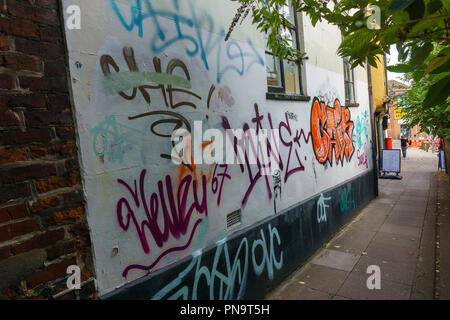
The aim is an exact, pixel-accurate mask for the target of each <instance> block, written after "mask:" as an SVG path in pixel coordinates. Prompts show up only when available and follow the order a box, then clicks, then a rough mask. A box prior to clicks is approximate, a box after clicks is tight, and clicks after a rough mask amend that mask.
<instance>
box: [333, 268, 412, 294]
mask: <svg viewBox="0 0 450 320" xmlns="http://www.w3.org/2000/svg"><path fill="white" fill-rule="evenodd" d="M369 276H370V275H368V274H367V275H360V274H357V273H354V274H351V275H350V276H349V277H348V278H347V280H346V281H345V282H344V284H343V285H342V287H341V289H339V291H338V292H337V295H339V296H342V297H345V298H349V299H358V300H405V299H408V298H409V296H410V293H411V286H408V285H405V284H401V283H396V282H391V281H387V280H384V281H382V282H381V289H379V290H378V289H373V290H370V289H368V288H367V278H368V277H369Z"/></svg>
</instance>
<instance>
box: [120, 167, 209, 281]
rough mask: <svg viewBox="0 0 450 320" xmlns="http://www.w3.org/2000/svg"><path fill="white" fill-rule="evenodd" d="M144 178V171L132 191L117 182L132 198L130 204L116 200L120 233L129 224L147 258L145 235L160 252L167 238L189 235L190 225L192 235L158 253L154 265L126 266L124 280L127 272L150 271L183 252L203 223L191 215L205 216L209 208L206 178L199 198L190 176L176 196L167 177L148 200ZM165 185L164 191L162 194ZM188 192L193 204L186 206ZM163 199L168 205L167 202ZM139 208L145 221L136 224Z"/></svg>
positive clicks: (147, 250) (125, 184)
mask: <svg viewBox="0 0 450 320" xmlns="http://www.w3.org/2000/svg"><path fill="white" fill-rule="evenodd" d="M146 174H147V170H146V169H143V170H142V171H141V174H140V177H139V186H138V182H137V181H136V180H134V187H131V186H130V185H129V184H128V183H126V182H125V181H124V180H122V179H118V180H117V182H118V183H119V184H120V185H121V186H123V187H125V188H126V190H127V191H128V193H129V195H131V197H132V201H129V199H128V198H127V197H122V198H120V199H119V201H118V202H117V205H116V207H117V220H118V222H119V226H120V227H121V228H122V230H124V231H128V229H129V228H130V224H131V222H132V223H133V225H134V227H135V230H136V232H137V235H138V237H139V240H140V242H141V246H142V250H143V251H144V252H145V253H146V254H150V253H151V248H150V243H149V240H148V238H147V232H148V231H149V232H150V234H151V237H152V239H153V241H154V242H155V244H156V245H157V246H158V247H160V248H161V247H163V246H164V244H165V243H166V242H167V241H168V240H169V238H170V237H173V238H174V239H175V240H179V239H180V238H181V236H184V235H186V234H187V232H188V231H189V226H190V225H192V221H193V226H192V228H191V231H190V232H191V234H190V235H189V238H188V240H187V242H186V244H184V245H182V246H179V247H172V248H169V249H168V250H166V251H164V252H163V253H161V254H160V255H159V257H158V258H156V259H155V260H154V262H153V263H152V264H150V265H148V266H143V265H130V266H128V267H127V268H126V269H125V270H124V271H123V276H124V277H126V276H127V274H128V272H129V271H130V270H132V269H139V270H146V271H151V270H152V269H153V268H154V267H155V266H156V265H157V264H158V262H159V261H160V260H161V259H162V258H163V257H164V256H166V255H168V254H170V253H171V252H175V251H182V250H184V249H186V248H187V247H188V246H189V245H190V243H191V241H192V239H193V236H194V234H195V231H196V229H197V227H198V226H199V224H200V223H201V222H202V219H201V218H200V217H199V216H196V217H194V216H193V214H194V211H196V212H197V213H198V214H199V215H201V214H203V215H204V216H207V215H208V207H207V202H206V197H207V190H206V176H204V175H203V176H202V179H201V180H202V181H201V184H202V190H203V194H202V196H201V198H200V197H199V194H198V190H197V184H196V182H195V181H193V179H192V176H191V175H186V176H185V177H184V178H183V179H182V181H181V183H180V184H179V186H178V188H177V190H176V192H175V195H174V192H173V190H174V188H173V187H174V186H173V184H172V178H171V177H170V176H169V175H167V176H166V178H165V181H162V180H160V181H158V183H157V185H158V192H154V193H152V194H151V196H150V197H149V198H148V197H147V196H146V193H145V186H144V182H145V176H146ZM164 182H165V189H166V191H165V192H164ZM190 190H192V194H193V197H194V201H193V203H192V204H191V205H188V203H187V200H188V194H189V191H190ZM175 196H176V198H175ZM166 199H167V201H168V203H167V202H166ZM148 201H149V202H148ZM133 207H134V208H133ZM141 208H142V209H143V210H144V216H145V217H146V219H145V220H143V221H142V222H139V221H138V218H137V216H139V215H137V211H138V210H139V209H141ZM161 213H162V216H163V222H164V223H163V228H162V230H161V228H160V225H159V224H158V217H159V216H160V214H161Z"/></svg>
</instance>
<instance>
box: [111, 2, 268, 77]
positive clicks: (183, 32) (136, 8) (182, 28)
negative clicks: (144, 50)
mask: <svg viewBox="0 0 450 320" xmlns="http://www.w3.org/2000/svg"><path fill="white" fill-rule="evenodd" d="M110 3H111V7H112V9H113V10H114V12H115V14H116V16H117V18H118V19H119V21H120V23H121V24H122V26H123V27H124V28H125V29H126V30H127V31H129V32H131V31H133V30H134V29H135V28H137V29H138V35H139V37H141V38H142V37H143V36H144V30H147V29H149V30H154V32H153V33H154V36H153V37H152V39H151V40H150V47H151V50H152V52H154V53H155V54H159V53H161V52H163V51H164V50H166V49H167V48H168V47H170V46H173V45H175V44H180V43H182V44H181V45H184V48H185V52H186V54H187V55H188V56H189V57H194V56H197V55H200V58H201V60H202V61H203V64H204V66H205V68H206V70H209V69H210V62H209V61H208V57H209V56H210V55H211V52H213V51H214V50H215V49H217V54H216V56H215V62H216V64H217V72H216V74H217V83H220V82H221V79H222V77H223V76H224V74H225V73H227V72H228V71H233V72H236V73H237V74H239V75H241V76H242V75H244V73H245V72H248V70H249V69H250V68H251V67H252V66H253V65H255V64H259V65H261V66H264V58H262V57H261V56H260V55H259V54H258V52H257V51H256V49H255V48H254V47H253V45H252V43H251V41H249V42H248V46H249V49H250V50H248V51H244V50H243V49H242V48H241V46H240V45H239V43H238V42H236V41H233V40H229V41H227V42H225V41H223V39H224V35H225V31H224V30H220V32H218V33H217V32H216V31H215V30H214V21H213V19H212V18H211V17H210V16H208V15H202V16H201V18H198V17H197V14H196V10H195V7H194V6H193V5H192V2H191V1H189V2H188V6H189V10H190V16H186V15H182V14H180V13H177V12H170V11H163V10H155V9H154V8H153V6H152V4H151V1H150V0H135V5H127V7H129V10H130V15H131V20H130V21H129V22H127V21H126V20H125V18H124V14H122V12H121V11H120V9H119V6H118V5H117V1H116V0H110ZM172 4H173V8H174V10H175V11H180V5H179V0H173V1H172ZM161 19H164V28H163V27H162V26H161ZM146 20H147V21H149V22H150V23H152V24H153V26H152V27H150V26H148V27H147V26H146V28H144V25H143V24H144V21H146ZM169 23H170V24H174V30H177V32H176V33H174V34H169V32H168V31H167V29H168V28H167V24H169ZM205 27H209V31H210V32H211V33H216V34H219V36H218V37H216V39H214V40H213V37H212V36H211V35H209V36H208V37H206V39H205V38H204V35H203V34H204V30H205ZM187 30H189V31H191V33H192V34H194V35H189V34H188V32H187ZM224 45H225V49H223V46H224ZM224 60H226V61H227V63H226V64H225V65H223V66H222V63H223V61H224Z"/></svg>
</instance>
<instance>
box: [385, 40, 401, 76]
mask: <svg viewBox="0 0 450 320" xmlns="http://www.w3.org/2000/svg"><path fill="white" fill-rule="evenodd" d="M390 49H391V50H390V54H388V55H386V58H387V65H388V66H395V65H396V64H398V52H397V48H396V46H395V45H392V46H391V48H390ZM387 73H388V80H397V81H400V82H404V81H402V79H401V76H402V73H395V72H390V71H388V72H387Z"/></svg>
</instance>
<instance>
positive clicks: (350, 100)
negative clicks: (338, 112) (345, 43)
mask: <svg viewBox="0 0 450 320" xmlns="http://www.w3.org/2000/svg"><path fill="white" fill-rule="evenodd" d="M344 85H345V104H346V105H351V104H355V103H356V101H355V77H354V74H353V69H352V65H351V63H350V62H349V61H348V59H347V58H344Z"/></svg>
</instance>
